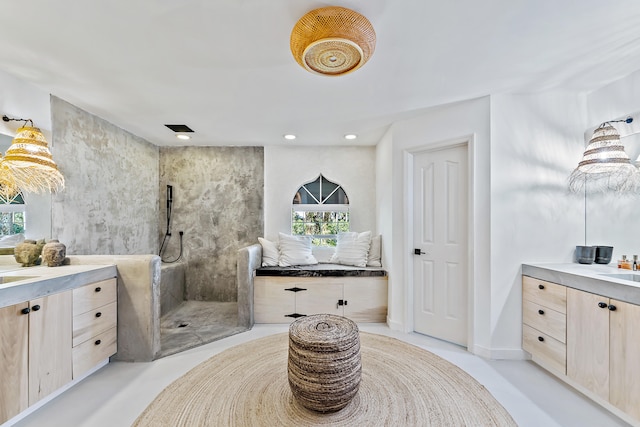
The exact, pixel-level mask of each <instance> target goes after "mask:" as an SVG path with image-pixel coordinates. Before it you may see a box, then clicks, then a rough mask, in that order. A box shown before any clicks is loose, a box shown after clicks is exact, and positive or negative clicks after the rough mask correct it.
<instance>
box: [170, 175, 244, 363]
mask: <svg viewBox="0 0 640 427" xmlns="http://www.w3.org/2000/svg"><path fill="white" fill-rule="evenodd" d="M166 199H167V200H166V209H167V213H166V224H165V226H166V231H165V233H164V236H163V237H162V243H161V245H160V250H159V251H158V254H159V256H160V259H161V260H162V264H161V268H160V348H161V349H160V354H159V355H158V356H159V357H163V356H168V355H170V354H174V353H177V352H180V351H183V350H186V349H189V348H193V347H197V346H199V345H202V344H206V343H208V342H211V341H215V340H217V339H221V338H224V337H227V336H230V335H234V334H237V333H238V332H243V331H245V330H246V328H244V327H239V326H238V304H237V302H217V301H200V300H187V299H186V298H187V292H186V290H187V285H188V284H187V280H188V276H189V275H188V274H187V270H188V268H190V267H189V260H188V255H189V254H188V251H184V247H183V236H184V232H183V231H179V232H178V235H179V248H180V250H179V253H178V255H177V256H175V255H174V256H173V257H170V256H169V255H167V254H166V253H168V254H175V251H176V250H177V248H176V246H175V243H173V242H172V241H171V237H172V227H173V217H172V215H173V204H174V192H173V186H172V185H167V192H166ZM179 219H180V218H178V227H179V226H180V225H181V224H180V221H179ZM182 225H184V224H182ZM168 248H171V250H168ZM172 251H173V252H172ZM191 268H194V267H191Z"/></svg>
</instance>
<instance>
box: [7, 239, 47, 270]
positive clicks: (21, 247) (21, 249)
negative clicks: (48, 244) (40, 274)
mask: <svg viewBox="0 0 640 427" xmlns="http://www.w3.org/2000/svg"><path fill="white" fill-rule="evenodd" d="M43 247H44V240H39V241H37V242H36V241H35V240H31V239H26V240H25V241H24V242H22V243H20V244H18V245H17V246H16V248H15V249H14V250H13V256H14V257H15V259H16V261H17V262H18V263H20V265H22V266H23V267H32V266H34V265H36V264H37V263H38V259H39V258H40V253H42V248H43Z"/></svg>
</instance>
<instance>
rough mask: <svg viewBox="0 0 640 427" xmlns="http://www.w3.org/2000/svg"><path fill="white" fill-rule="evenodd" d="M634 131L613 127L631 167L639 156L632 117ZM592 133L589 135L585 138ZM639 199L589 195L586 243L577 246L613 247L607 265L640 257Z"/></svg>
mask: <svg viewBox="0 0 640 427" xmlns="http://www.w3.org/2000/svg"><path fill="white" fill-rule="evenodd" d="M633 117H634V125H635V126H634V127H627V128H626V129H625V127H626V125H620V126H616V128H617V129H618V130H619V131H620V135H621V139H620V142H621V143H622V145H624V149H625V152H626V153H627V155H628V156H629V158H630V159H631V162H632V163H635V162H636V159H637V158H638V156H639V155H640V130H639V129H638V126H639V125H640V123H637V124H636V123H635V122H636V121H640V118H638V115H634V116H633ZM591 134H592V133H589V136H588V138H590V137H591ZM639 212H640V195H639V194H627V195H620V194H615V193H604V194H600V193H598V194H592V193H589V194H587V195H586V196H585V218H584V219H585V242H586V243H585V242H579V243H576V244H578V245H583V244H586V245H588V246H613V257H612V259H611V264H610V265H615V263H616V261H617V260H618V259H620V258H621V256H622V255H627V258H629V259H632V256H633V255H634V254H635V255H640V221H639V220H640V216H639Z"/></svg>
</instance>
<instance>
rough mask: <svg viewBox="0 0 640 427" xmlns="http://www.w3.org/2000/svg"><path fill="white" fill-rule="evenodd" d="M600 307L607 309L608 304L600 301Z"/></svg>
mask: <svg viewBox="0 0 640 427" xmlns="http://www.w3.org/2000/svg"><path fill="white" fill-rule="evenodd" d="M598 307H600V308H606V307H607V304H606V303H604V302H602V301H600V302H599V303H598Z"/></svg>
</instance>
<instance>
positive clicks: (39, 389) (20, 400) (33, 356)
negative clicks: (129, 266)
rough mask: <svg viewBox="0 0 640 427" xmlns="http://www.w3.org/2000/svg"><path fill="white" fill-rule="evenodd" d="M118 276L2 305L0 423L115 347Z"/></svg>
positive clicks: (110, 353)
mask: <svg viewBox="0 0 640 427" xmlns="http://www.w3.org/2000/svg"><path fill="white" fill-rule="evenodd" d="M116 324H117V302H116V279H115V278H113V279H109V280H105V281H101V282H97V283H92V284H90V285H85V286H83V287H81V288H76V289H73V290H67V291H63V292H59V293H54V294H51V295H47V296H44V297H41V298H35V299H33V300H30V301H26V302H23V303H19V304H15V305H11V306H8V307H3V308H0V424H2V423H4V422H5V421H7V420H10V419H11V418H14V417H16V416H18V415H19V414H20V413H21V412H23V411H25V410H26V409H28V408H29V407H30V406H32V405H34V404H35V403H37V402H39V401H40V400H42V399H44V398H46V397H49V399H50V398H52V396H55V392H56V391H59V390H61V389H62V388H63V387H64V386H66V385H68V384H69V383H71V382H72V381H73V380H74V379H76V378H79V377H81V376H82V375H83V374H85V373H86V372H87V371H89V370H90V369H92V368H94V367H95V366H96V365H97V364H98V363H99V362H101V361H103V360H105V359H107V358H108V357H109V356H111V355H113V354H115V352H116V348H117V343H116V340H117V334H116Z"/></svg>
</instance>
